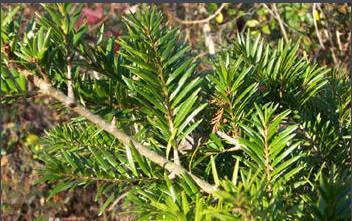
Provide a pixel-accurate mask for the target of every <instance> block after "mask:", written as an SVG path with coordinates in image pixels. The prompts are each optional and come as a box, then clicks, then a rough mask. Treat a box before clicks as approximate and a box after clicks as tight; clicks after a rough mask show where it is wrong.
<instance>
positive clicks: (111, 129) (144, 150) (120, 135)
mask: <svg viewBox="0 0 352 221" xmlns="http://www.w3.org/2000/svg"><path fill="white" fill-rule="evenodd" d="M19 73H20V74H22V75H24V76H25V77H26V78H27V79H28V80H29V81H32V82H33V83H34V85H35V86H36V87H38V88H39V89H40V92H41V93H43V94H47V95H49V96H50V97H53V98H55V99H56V100H58V101H60V102H61V103H62V104H64V105H65V106H66V107H68V108H70V109H71V110H72V111H74V112H76V113H77V114H79V115H81V116H83V117H85V118H86V119H88V120H89V121H91V122H92V123H94V124H95V125H97V126H98V127H100V128H101V129H103V130H105V131H106V132H108V133H110V134H112V135H113V136H114V137H116V138H117V139H118V140H120V142H122V143H123V144H124V145H126V146H128V145H131V144H133V145H134V147H135V148H136V150H137V151H138V152H139V153H140V154H141V155H143V156H145V157H146V158H148V159H149V160H151V161H152V162H154V163H155V164H157V165H159V166H161V167H164V168H165V169H167V170H168V171H169V172H172V173H175V174H176V175H178V176H180V177H182V175H183V174H187V175H189V176H190V177H191V178H192V179H193V180H194V181H195V182H196V183H197V184H198V186H199V187H200V188H201V189H202V190H203V191H205V192H207V193H213V192H214V191H216V190H217V186H214V185H211V184H209V183H208V182H206V181H204V180H202V179H200V178H199V177H197V176H195V175H193V174H192V173H191V172H189V171H187V170H186V169H185V168H184V167H182V166H181V165H177V164H175V163H173V162H170V161H169V160H167V159H166V158H164V157H163V156H160V155H159V154H157V153H155V152H154V151H152V150H150V149H149V148H148V147H145V146H144V145H142V144H141V143H139V142H138V141H136V140H135V139H134V138H132V137H130V136H128V135H127V134H125V133H124V132H122V131H121V130H119V129H117V128H116V126H115V125H112V124H111V123H109V122H107V121H105V120H104V119H102V118H101V117H100V116H98V115H95V114H93V113H92V112H90V111H89V110H87V109H86V108H84V107H83V106H81V105H79V104H77V103H75V102H73V101H72V99H70V98H69V97H68V96H66V95H65V94H64V93H62V92H61V91H59V90H58V89H56V88H54V87H53V86H51V85H50V84H49V83H47V82H45V81H44V80H42V79H40V78H38V77H37V76H34V75H33V74H32V73H31V72H29V71H28V70H20V71H19Z"/></svg>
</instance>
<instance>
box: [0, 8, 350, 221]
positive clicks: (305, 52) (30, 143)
mask: <svg viewBox="0 0 352 221" xmlns="http://www.w3.org/2000/svg"><path fill="white" fill-rule="evenodd" d="M74 7H82V10H81V14H80V15H79V18H78V22H77V23H78V25H77V26H78V27H79V26H80V24H82V23H83V22H86V23H87V28H88V36H87V37H86V39H85V40H86V41H92V42H95V41H96V40H97V39H96V38H97V36H99V32H101V31H102V29H101V28H100V27H101V25H102V24H104V29H103V31H104V33H102V34H103V35H104V36H107V37H108V36H114V37H116V38H118V37H119V36H121V35H122V34H124V33H125V32H126V30H125V29H124V28H123V24H122V22H121V18H122V16H123V15H125V14H126V13H128V12H129V11H132V12H133V11H135V10H136V9H137V8H138V7H139V4H128V3H113V4H75V5H74ZM159 8H160V9H162V11H163V12H164V14H165V15H166V16H167V19H168V21H169V23H168V24H169V25H170V26H178V27H180V30H181V35H182V36H183V37H184V39H185V40H186V41H187V42H188V43H189V44H190V46H191V47H192V49H193V51H194V52H195V54H197V57H198V58H200V59H202V60H203V61H204V62H202V64H201V65H200V66H199V69H201V70H207V69H209V66H208V65H207V61H208V58H209V55H210V56H211V55H212V54H214V53H216V52H217V51H220V50H221V49H222V48H227V47H230V44H232V42H233V39H235V38H236V37H237V35H238V34H241V33H245V32H248V31H249V33H250V35H252V36H253V37H256V36H258V35H261V36H262V37H263V38H264V39H265V40H266V42H267V43H269V44H271V45H272V46H273V47H275V46H276V45H275V44H277V42H278V39H280V38H283V39H284V41H285V42H286V43H287V42H288V41H290V40H291V41H293V42H298V43H299V49H298V50H299V54H300V55H301V56H302V57H307V58H309V59H310V60H312V61H315V62H317V63H318V64H320V65H321V66H323V65H327V66H330V67H336V66H338V67H340V68H342V69H345V70H347V69H348V68H349V67H348V66H349V63H350V62H351V30H352V25H351V24H352V16H351V7H350V5H348V4H347V3H345V4H303V3H299V4H298V3H297V4H292V3H280V4H275V3H272V4H265V3H236V4H219V3H209V4H204V3H199V4H195V3H194V4H193V3H192V4H190V3H183V4H176V3H165V4H160V5H159ZM41 10H43V8H41V7H40V6H39V5H38V4H1V23H2V26H1V27H4V26H3V24H6V23H10V22H12V21H14V22H13V23H12V24H13V26H18V27H19V30H20V31H19V33H24V31H23V30H28V29H30V28H31V27H30V24H32V21H33V20H34V17H35V12H40V11H41ZM5 14H6V15H10V16H6V17H5ZM13 28H14V27H13ZM1 32H2V34H3V30H1ZM7 37H9V38H18V37H19V36H16V35H14V36H7ZM104 39H106V38H104ZM1 47H2V48H1V50H4V51H6V50H9V48H11V47H14V45H3V44H1ZM111 47H113V48H114V50H115V52H118V50H119V45H118V44H115V45H112V46H111ZM2 72H3V70H2ZM342 73H348V71H343V72H342ZM3 76H5V77H6V76H7V75H6V73H2V77H3ZM17 82H19V85H3V84H1V92H4V91H7V90H9V89H10V88H16V89H15V90H16V95H15V96H19V95H18V92H19V91H20V90H24V89H25V87H23V86H21V82H23V79H21V78H19V80H18V81H17ZM98 86H99V85H98ZM7 96H8V94H7V95H6V96H2V98H1V99H2V102H1V119H0V121H1V122H0V134H1V146H0V148H1V179H2V180H1V191H2V192H1V201H2V203H1V211H2V218H3V219H4V220H30V219H32V217H38V218H37V220H47V219H48V218H49V217H70V220H86V219H98V217H94V216H92V214H96V215H97V214H98V211H99V207H100V206H101V205H99V203H92V202H93V200H92V199H93V198H94V191H89V190H87V189H86V190H79V191H75V192H69V193H60V194H59V195H57V196H55V197H54V198H53V199H51V200H50V201H48V200H47V198H48V195H47V190H48V189H49V187H48V186H46V185H44V184H42V185H39V186H36V187H33V186H32V184H33V183H34V181H35V180H36V179H37V177H38V175H37V170H38V167H39V166H40V165H39V163H38V162H36V160H35V157H36V156H35V155H32V154H31V152H32V151H36V150H38V149H40V148H42V147H41V144H39V143H38V140H39V136H40V135H42V134H43V133H44V131H45V130H46V129H49V128H51V127H53V126H55V125H57V124H60V123H62V122H65V121H67V120H68V119H69V118H70V117H72V116H73V114H72V113H67V112H65V111H61V112H60V114H58V112H56V111H55V109H57V108H58V106H57V103H56V102H55V101H53V100H51V99H49V98H47V97H45V98H44V97H34V96H33V94H26V97H23V98H20V99H19V102H16V103H11V102H6V100H9V101H10V100H11V99H10V98H11V97H7ZM102 97H104V95H102ZM48 107H49V108H48ZM321 182H322V183H324V180H322V181H321ZM321 191H324V189H322V190H321ZM321 200H322V199H320V201H321ZM109 216H110V217H113V214H110V215H109ZM104 218H106V216H103V217H99V219H104ZM120 219H125V220H128V219H129V217H126V218H121V217H120ZM62 220H63V219H62Z"/></svg>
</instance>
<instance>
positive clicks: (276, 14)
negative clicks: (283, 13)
mask: <svg viewBox="0 0 352 221" xmlns="http://www.w3.org/2000/svg"><path fill="white" fill-rule="evenodd" d="M263 6H264V7H265V8H266V9H267V10H268V12H269V14H271V15H272V16H273V17H274V18H275V19H276V21H277V22H278V23H279V27H280V30H281V32H282V35H283V36H284V39H285V42H286V43H288V37H287V32H286V29H285V26H284V22H283V21H282V19H281V17H280V13H279V11H278V10H277V7H276V4H275V3H273V4H272V9H270V8H269V7H268V6H267V5H266V4H265V3H263Z"/></svg>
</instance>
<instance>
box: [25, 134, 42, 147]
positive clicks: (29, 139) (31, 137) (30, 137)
mask: <svg viewBox="0 0 352 221" xmlns="http://www.w3.org/2000/svg"><path fill="white" fill-rule="evenodd" d="M38 140H39V137H38V136H37V135H35V134H28V136H27V137H26V144H27V145H32V144H35V143H37V141H38Z"/></svg>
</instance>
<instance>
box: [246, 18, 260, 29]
mask: <svg viewBox="0 0 352 221" xmlns="http://www.w3.org/2000/svg"><path fill="white" fill-rule="evenodd" d="M246 25H247V26H248V27H250V28H254V27H255V26H257V25H259V21H257V20H255V19H251V20H248V21H247V23H246Z"/></svg>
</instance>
